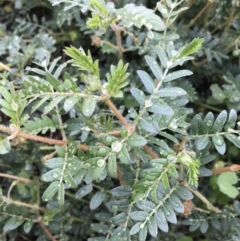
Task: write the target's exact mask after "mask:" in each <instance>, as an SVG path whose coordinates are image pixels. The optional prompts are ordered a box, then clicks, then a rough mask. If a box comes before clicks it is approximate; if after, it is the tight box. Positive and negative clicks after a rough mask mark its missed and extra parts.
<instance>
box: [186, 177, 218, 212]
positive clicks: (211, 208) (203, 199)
mask: <svg viewBox="0 0 240 241" xmlns="http://www.w3.org/2000/svg"><path fill="white" fill-rule="evenodd" d="M183 185H184V186H185V187H186V188H187V189H188V190H190V191H191V192H192V193H193V194H194V195H195V196H197V197H198V198H199V199H200V200H201V201H202V202H204V203H205V204H206V206H207V209H208V210H211V211H213V212H215V213H221V210H220V209H218V208H216V207H214V206H213V204H212V203H210V202H209V201H208V200H207V199H206V198H205V197H204V196H203V195H202V194H201V193H200V192H199V191H196V190H193V189H192V188H190V187H189V185H188V183H187V182H186V181H185V182H184V183H183Z"/></svg>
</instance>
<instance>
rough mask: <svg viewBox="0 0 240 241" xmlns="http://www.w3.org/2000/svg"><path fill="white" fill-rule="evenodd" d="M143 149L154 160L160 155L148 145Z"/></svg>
mask: <svg viewBox="0 0 240 241" xmlns="http://www.w3.org/2000/svg"><path fill="white" fill-rule="evenodd" d="M142 149H143V150H144V151H146V152H147V153H148V154H149V155H150V156H151V157H152V158H153V159H157V158H158V155H157V154H156V153H155V152H154V151H153V150H152V149H151V148H150V147H149V146H147V145H145V146H143V147H142Z"/></svg>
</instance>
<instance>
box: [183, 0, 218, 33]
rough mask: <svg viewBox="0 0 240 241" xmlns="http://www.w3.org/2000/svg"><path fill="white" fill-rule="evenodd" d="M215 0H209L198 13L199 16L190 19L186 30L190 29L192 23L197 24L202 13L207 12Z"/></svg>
mask: <svg viewBox="0 0 240 241" xmlns="http://www.w3.org/2000/svg"><path fill="white" fill-rule="evenodd" d="M214 1H215V0H208V2H207V3H206V4H205V6H204V7H203V8H202V9H201V11H200V12H199V13H198V14H197V16H196V17H195V18H194V19H192V20H191V21H190V23H189V24H188V25H187V27H186V28H185V30H188V29H189V28H190V27H191V26H192V25H194V24H195V22H196V21H197V20H198V19H199V18H200V17H201V16H202V14H203V13H204V12H205V10H206V9H207V8H208V7H209V6H210V5H211V4H212V3H213V2H214Z"/></svg>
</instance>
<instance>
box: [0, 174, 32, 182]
mask: <svg viewBox="0 0 240 241" xmlns="http://www.w3.org/2000/svg"><path fill="white" fill-rule="evenodd" d="M0 177H6V178H10V179H14V180H17V181H19V182H22V183H30V182H31V180H30V179H27V178H23V177H18V176H13V175H10V174H5V173H0Z"/></svg>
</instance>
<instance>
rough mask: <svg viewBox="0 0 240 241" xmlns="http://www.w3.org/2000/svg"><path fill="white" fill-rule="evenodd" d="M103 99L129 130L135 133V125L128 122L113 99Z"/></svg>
mask: <svg viewBox="0 0 240 241" xmlns="http://www.w3.org/2000/svg"><path fill="white" fill-rule="evenodd" d="M103 101H104V102H105V103H106V104H107V105H108V107H109V108H110V109H111V110H112V112H113V113H114V114H115V116H116V117H117V118H118V119H119V121H120V122H121V123H122V124H123V125H124V126H125V127H126V128H127V130H128V132H130V133H133V131H134V129H133V127H132V126H131V125H130V124H128V122H127V121H126V119H125V118H124V117H123V116H122V114H121V113H120V112H119V110H118V109H117V108H116V107H115V105H114V104H113V103H112V101H111V100H110V99H107V98H105V99H103Z"/></svg>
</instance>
